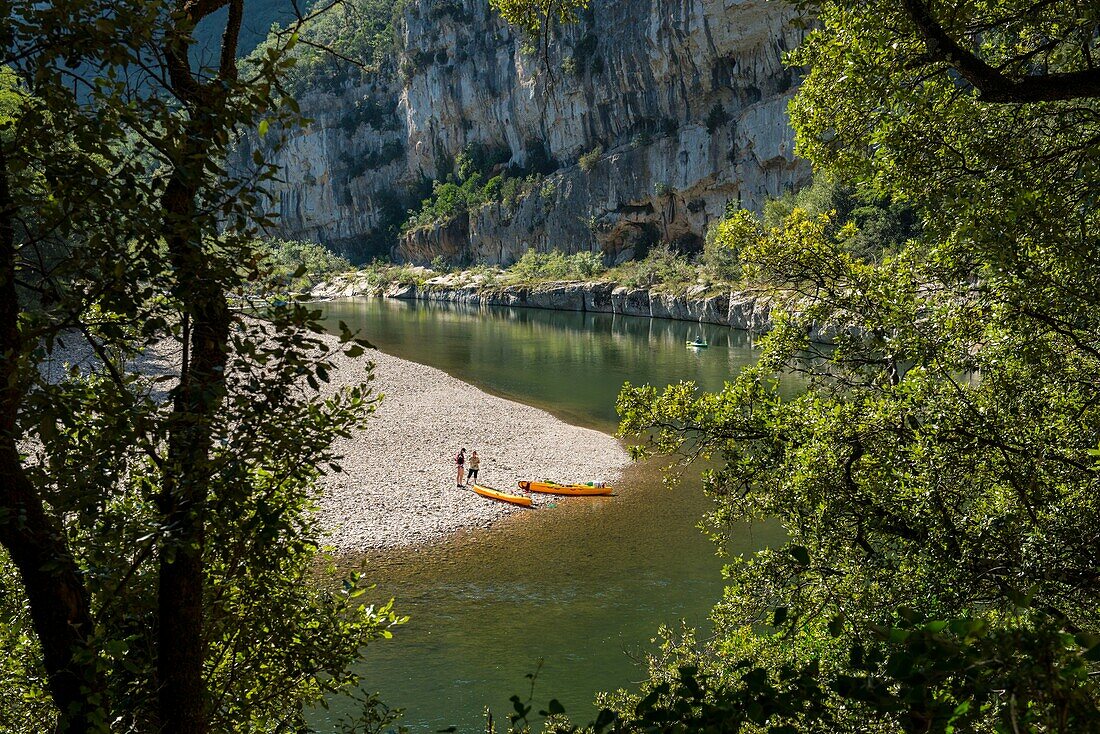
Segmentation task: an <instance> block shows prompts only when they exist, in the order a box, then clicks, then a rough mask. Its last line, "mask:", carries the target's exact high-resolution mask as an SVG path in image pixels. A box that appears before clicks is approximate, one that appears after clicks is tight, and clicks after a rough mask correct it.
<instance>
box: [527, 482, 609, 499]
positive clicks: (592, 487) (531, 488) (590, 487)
mask: <svg viewBox="0 0 1100 734" xmlns="http://www.w3.org/2000/svg"><path fill="white" fill-rule="evenodd" d="M519 488H520V489H526V490H527V491H528V492H541V493H542V494H569V495H577V496H582V495H584V496H590V497H591V496H593V495H609V494H611V492H612V491H613V490H612V488H611V487H605V486H603V485H602V484H558V483H557V482H520V483H519Z"/></svg>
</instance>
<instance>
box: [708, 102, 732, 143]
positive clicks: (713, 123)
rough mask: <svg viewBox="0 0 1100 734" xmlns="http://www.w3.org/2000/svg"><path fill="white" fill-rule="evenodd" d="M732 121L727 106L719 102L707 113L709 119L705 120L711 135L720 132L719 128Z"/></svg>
mask: <svg viewBox="0 0 1100 734" xmlns="http://www.w3.org/2000/svg"><path fill="white" fill-rule="evenodd" d="M729 121H730V115H729V113H728V112H726V108H725V107H723V106H722V105H721V104H719V103H718V102H715V103H714V106H713V107H711V108H710V112H708V113H707V119H706V120H705V123H706V126H707V132H709V133H710V134H711V135H713V134H714V133H716V132H718V128H720V127H722V126H723V125H725V124H726V123H727V122H729Z"/></svg>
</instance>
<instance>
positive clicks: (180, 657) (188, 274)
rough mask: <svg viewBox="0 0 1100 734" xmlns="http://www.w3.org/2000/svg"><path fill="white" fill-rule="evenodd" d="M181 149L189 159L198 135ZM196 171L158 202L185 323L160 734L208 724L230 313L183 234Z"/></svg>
mask: <svg viewBox="0 0 1100 734" xmlns="http://www.w3.org/2000/svg"><path fill="white" fill-rule="evenodd" d="M198 127H200V128H201V126H198ZM193 132H194V133H195V134H194V135H193V137H191V142H189V144H188V145H186V146H185V149H186V150H187V152H188V153H189V154H190V155H185V156H184V157H183V160H194V158H193V155H194V153H195V151H193V150H192V149H193V148H197V147H198V145H201V142H199V141H201V140H203V135H202V134H201V133H202V132H204V131H202V130H201V129H195V130H193ZM199 180H201V174H200V175H196V174H194V173H193V172H188V171H182V170H178V171H177V172H176V173H175V174H174V175H173V177H172V179H171V181H170V182H169V184H168V187H167V189H166V191H165V195H164V199H163V202H164V208H165V214H166V222H167V223H168V226H169V228H170V233H169V235H168V248H169V256H170V257H171V259H172V263H173V266H174V268H175V270H176V275H177V279H178V280H177V283H178V293H177V294H176V295H177V296H178V297H179V298H180V300H181V302H182V304H183V312H184V314H185V317H186V318H188V319H189V321H190V344H184V350H185V353H186V354H187V361H186V365H187V367H186V369H185V370H183V373H182V374H181V377H180V384H179V386H178V387H177V388H176V393H175V396H174V405H173V416H172V418H171V423H170V425H171V426H172V427H171V429H170V432H169V439H168V464H167V467H168V468H167V471H166V474H165V477H164V488H163V493H162V503H161V509H162V511H163V513H164V522H165V526H166V527H167V528H168V529H169V534H168V535H167V536H166V538H165V540H164V542H163V543H162V548H161V557H160V588H159V599H158V609H159V628H158V629H159V631H158V638H159V639H158V658H157V661H158V662H157V669H158V683H159V685H160V701H159V708H160V719H161V727H162V728H161V731H162V732H163V733H164V734H203V733H204V732H206V731H207V729H208V726H209V712H208V711H207V708H206V704H207V698H208V696H207V691H206V687H205V683H204V680H203V662H204V660H205V659H206V646H205V642H204V637H203V635H204V627H205V625H204V611H203V606H204V604H203V552H204V550H205V543H206V525H205V523H206V507H205V505H206V501H207V496H208V493H209V492H208V487H209V483H210V480H211V467H210V458H211V457H210V450H211V447H212V445H213V441H212V437H211V425H212V422H213V420H214V417H215V415H216V413H217V411H218V409H219V406H220V405H221V402H222V397H223V396H224V394H225V366H226V361H227V344H228V341H229V323H230V312H229V304H228V302H227V301H226V297H225V294H224V292H223V291H222V289H221V284H220V281H219V280H218V278H217V277H216V276H214V275H213V274H211V273H209V272H208V266H207V263H206V261H205V257H204V253H203V251H202V246H201V245H202V243H201V233H200V232H197V231H194V230H193V229H192V228H191V222H193V221H194V217H195V215H196V212H195V197H196V195H197V184H196V183H195V182H197V181H199Z"/></svg>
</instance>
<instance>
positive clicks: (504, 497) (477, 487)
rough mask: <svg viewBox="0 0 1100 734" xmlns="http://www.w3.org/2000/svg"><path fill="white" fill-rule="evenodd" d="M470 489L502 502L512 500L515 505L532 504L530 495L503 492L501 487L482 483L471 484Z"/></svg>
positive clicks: (529, 505)
mask: <svg viewBox="0 0 1100 734" xmlns="http://www.w3.org/2000/svg"><path fill="white" fill-rule="evenodd" d="M470 489H472V490H474V491H475V492H477V493H478V494H480V495H481V496H482V497H488V498H489V499H493V500H499V501H501V502H510V503H512V504H513V505H519V506H521V507H531V506H532V502H531V498H530V497H524V496H522V495H518V494H511V493H509V492H501V491H500V490H499V489H493V488H492V487H486V486H484V485H481V484H471V485H470Z"/></svg>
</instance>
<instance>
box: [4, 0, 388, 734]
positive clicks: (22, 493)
mask: <svg viewBox="0 0 1100 734" xmlns="http://www.w3.org/2000/svg"><path fill="white" fill-rule="evenodd" d="M214 7H215V6H214V5H211V4H207V5H202V4H199V5H195V6H192V7H191V9H190V10H189V11H188V13H187V14H181V13H178V12H174V11H173V9H172V8H171V7H169V6H165V5H161V4H156V3H153V4H149V3H134V4H130V3H125V2H123V3H118V2H111V3H104V4H96V3H93V4H90V5H89V4H79V6H77V5H73V4H71V3H67V2H61V3H52V4H50V5H49V6H41V5H33V6H32V5H30V4H26V3H21V4H17V5H15V6H13V7H12V8H10V9H9V10H10V15H9V16H7V18H6V25H5V30H6V33H7V38H8V41H9V43H10V44H12V45H11V46H10V48H11V49H16V48H18V49H20V52H19V53H18V54H14V55H11V56H9V57H8V59H7V61H9V62H10V63H9V64H8V67H7V68H8V69H9V70H10V75H6V80H7V81H9V82H10V84H9V85H8V87H7V91H12V90H18V92H17V93H16V94H14V95H12V94H8V95H4V96H0V101H2V102H5V103H10V104H5V105H4V110H3V112H4V114H5V115H6V116H7V119H6V120H4V123H3V135H2V136H0V147H2V151H0V352H3V354H4V355H5V358H4V359H3V360H0V382H2V383H3V384H4V385H6V386H7V387H6V388H5V389H4V390H3V391H2V395H0V423H2V425H3V430H2V431H0V483H2V484H3V486H4V487H5V490H4V491H3V492H0V545H2V546H3V548H4V549H5V551H4V553H2V554H0V620H2V624H0V643H2V644H0V727H3V728H4V730H5V731H13V732H18V733H20V734H21V733H22V732H28V733H29V732H41V731H57V732H70V731H81V732H103V731H108V730H111V731H152V730H163V731H184V730H186V731H241V732H250V731H278V730H288V729H290V728H292V727H296V726H297V725H298V724H299V723H300V722H301V719H302V713H303V710H304V709H305V708H307V707H309V706H313V705H317V704H319V703H320V702H321V701H323V700H325V699H326V697H328V696H332V695H338V694H339V693H341V692H343V691H346V690H349V689H351V688H354V687H355V686H356V685H357V683H358V675H357V673H355V671H354V668H353V665H354V664H355V663H356V662H357V661H358V660H359V658H360V655H361V648H362V646H363V645H364V644H366V643H367V642H369V641H372V640H375V639H378V638H380V637H385V636H388V635H389V631H388V629H389V627H390V626H391V625H392V624H394V623H396V622H398V621H399V620H398V619H397V618H396V617H395V616H394V614H393V612H392V610H391V609H390V608H389V607H388V606H386V607H381V608H372V607H368V606H363V605H362V604H361V597H360V595H361V593H362V591H363V588H364V582H363V581H362V579H360V578H359V577H358V576H357V575H344V574H337V573H336V571H335V570H334V569H333V568H332V567H331V566H330V565H329V563H328V560H327V559H326V558H325V557H324V556H323V555H322V554H321V553H320V551H319V545H320V542H321V535H322V528H321V527H320V525H319V520H318V517H317V515H316V514H315V509H316V503H317V499H318V485H317V480H318V478H319V477H320V476H321V475H322V474H324V473H328V472H335V471H339V466H338V464H337V460H338V457H337V456H336V454H335V450H334V448H333V442H334V439H335V438H337V437H339V436H344V435H347V434H348V433H349V432H350V431H353V430H356V429H358V428H359V427H361V426H362V425H363V422H364V421H365V420H367V419H368V417H369V416H370V414H371V412H372V411H373V408H374V404H375V401H376V398H375V396H373V394H372V393H371V390H370V389H369V387H368V386H367V384H366V383H367V381H368V380H369V378H370V373H369V366H368V365H367V364H366V363H363V365H362V366H363V371H362V373H361V376H362V380H361V384H353V385H352V386H350V387H347V388H342V389H334V390H330V391H326V393H325V394H324V396H322V394H321V393H320V385H321V383H323V382H328V381H329V379H330V375H331V371H332V370H333V369H334V368H335V356H336V354H337V353H338V352H342V353H343V354H344V355H345V356H347V357H349V358H355V357H359V356H361V355H362V353H363V347H362V346H361V345H360V344H358V343H356V342H355V335H353V334H351V333H350V332H347V331H346V330H345V333H344V334H343V336H342V338H341V339H340V340H337V341H335V342H332V341H328V340H322V339H320V338H319V337H318V336H317V332H318V331H320V325H319V324H318V323H317V320H318V318H319V317H320V312H318V311H316V310H314V309H312V308H310V307H309V306H307V305H304V304H301V303H297V302H291V303H276V304H272V305H271V306H266V305H262V306H259V307H257V309H256V310H258V312H259V314H258V315H259V316H261V317H262V318H253V317H251V316H246V315H245V314H244V313H243V312H242V311H239V310H235V309H232V308H230V303H229V300H230V298H231V297H242V296H245V295H247V294H248V293H250V292H252V291H253V290H254V288H255V287H256V284H258V283H262V282H264V279H265V278H268V277H269V276H270V274H271V270H272V267H273V262H272V257H273V253H272V252H271V251H269V250H265V249H264V248H262V247H261V246H260V245H259V244H258V239H257V238H258V233H259V232H260V231H262V230H264V229H267V228H269V227H270V226H271V225H272V221H271V219H270V218H269V217H267V216H265V215H263V214H262V213H261V208H260V207H259V203H260V199H261V196H262V194H263V191H262V187H264V186H266V185H267V184H269V183H270V182H271V181H272V180H273V179H274V178H275V177H276V176H277V173H278V172H277V170H276V169H275V168H274V167H273V166H272V165H270V164H269V163H268V162H267V159H266V156H267V155H269V154H270V153H271V152H272V151H273V149H274V148H275V146H276V145H277V142H276V141H274V140H272V139H271V138H273V137H274V136H270V137H265V136H266V134H267V133H268V131H269V129H271V128H272V127H275V128H278V127H287V126H292V125H295V124H298V123H299V122H300V119H299V117H298V114H297V106H296V104H295V103H294V101H293V100H292V99H289V98H287V97H285V96H283V95H282V92H281V91H280V85H279V74H280V73H281V71H282V70H284V69H285V68H286V63H285V62H286V59H285V58H283V57H282V54H283V53H284V51H285V48H284V47H282V46H279V45H275V46H271V47H269V48H267V49H266V51H265V52H264V53H262V54H260V55H258V56H256V57H255V58H254V59H253V66H252V67H250V72H249V74H248V75H247V76H244V77H242V76H238V74H237V68H236V66H235V65H234V63H233V60H234V57H235V53H234V52H235V50H236V49H235V47H234V45H233V42H234V41H235V38H234V37H233V35H232V34H229V35H228V37H227V45H226V47H225V48H224V54H222V56H223V57H224V59H225V61H224V63H220V64H219V65H218V66H217V67H216V68H208V69H205V70H203V71H202V72H201V73H198V72H196V71H195V70H194V69H193V68H190V67H189V65H188V60H187V49H188V47H189V46H190V45H191V41H192V38H191V32H192V31H193V28H194V26H193V23H194V21H197V20H201V19H202V18H203V17H208V13H210V12H212V10H213V9H214ZM237 9H238V10H239V9H240V7H239V6H238V7H237ZM43 38H50V39H51V42H50V43H45V44H44V43H41V40H42V39H43ZM76 73H79V74H81V75H85V76H86V79H85V81H86V82H87V84H84V83H83V82H81V83H77V84H75V89H74V82H73V77H72V75H73V74H76ZM135 90H140V93H135ZM247 130H256V131H257V132H258V133H259V136H260V137H261V138H265V143H264V144H265V146H266V147H264V148H261V149H256V150H252V151H249V152H250V153H251V154H252V155H251V158H250V164H249V166H247V167H245V168H246V170H240V169H239V168H235V169H234V170H230V168H229V166H228V164H227V161H228V160H229V159H230V154H231V152H233V151H232V149H233V148H235V146H236V145H237V144H238V143H239V141H240V138H241V136H240V133H241V131H247ZM279 247H280V248H282V247H284V246H283V245H279ZM285 248H286V251H287V252H294V253H296V254H294V255H293V256H294V257H302V258H303V259H306V260H312V259H315V258H317V257H318V256H319V255H320V253H317V252H314V251H312V250H311V249H310V248H309V247H304V246H299V245H297V244H293V243H289V244H287V245H285ZM321 259H322V260H324V258H323V257H322V258H321ZM379 716H382V717H384V716H385V713H384V712H380V713H379Z"/></svg>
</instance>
